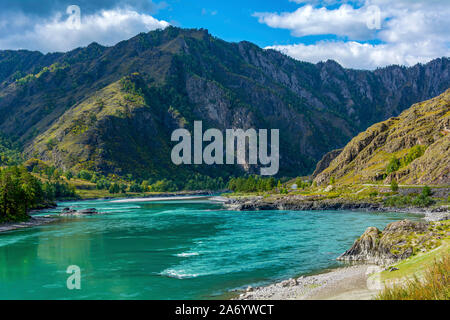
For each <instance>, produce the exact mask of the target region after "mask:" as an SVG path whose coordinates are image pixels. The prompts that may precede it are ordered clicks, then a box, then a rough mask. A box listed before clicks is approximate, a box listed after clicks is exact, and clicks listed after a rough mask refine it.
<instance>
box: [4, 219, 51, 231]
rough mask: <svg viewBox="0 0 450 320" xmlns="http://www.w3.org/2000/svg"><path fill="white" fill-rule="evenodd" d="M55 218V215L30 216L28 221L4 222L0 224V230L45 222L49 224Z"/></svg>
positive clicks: (26, 226)
mask: <svg viewBox="0 0 450 320" xmlns="http://www.w3.org/2000/svg"><path fill="white" fill-rule="evenodd" d="M57 220H58V218H57V217H50V216H42V217H31V218H30V219H29V220H28V221H22V222H6V223H2V224H0V232H6V231H13V230H18V229H24V228H31V227H37V226H42V225H45V224H50V223H52V222H55V221H57Z"/></svg>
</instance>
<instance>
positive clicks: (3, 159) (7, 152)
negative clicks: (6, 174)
mask: <svg viewBox="0 0 450 320" xmlns="http://www.w3.org/2000/svg"><path fill="white" fill-rule="evenodd" d="M21 162H22V157H21V155H20V147H19V145H18V144H16V143H13V142H12V141H11V140H10V139H9V138H7V137H5V136H3V134H1V133H0V166H12V165H18V164H20V163H21Z"/></svg>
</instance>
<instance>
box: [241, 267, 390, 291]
mask: <svg viewBox="0 0 450 320" xmlns="http://www.w3.org/2000/svg"><path fill="white" fill-rule="evenodd" d="M378 271H381V268H380V267H378V266H374V265H354V266H349V267H344V268H340V269H336V270H332V271H330V272H327V273H322V274H317V275H312V276H306V277H303V276H302V277H299V278H292V279H289V280H285V281H282V282H279V283H275V284H272V285H269V286H265V287H257V288H251V287H250V288H248V289H247V290H246V292H244V293H242V294H241V295H240V296H239V297H238V298H237V299H238V300H328V299H332V300H370V299H372V298H373V297H374V296H375V295H376V294H377V292H378V289H379V285H378V283H377V282H376V281H373V280H371V279H370V280H369V276H370V274H372V273H375V272H378Z"/></svg>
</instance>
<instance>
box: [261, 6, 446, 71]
mask: <svg viewBox="0 0 450 320" xmlns="http://www.w3.org/2000/svg"><path fill="white" fill-rule="evenodd" d="M295 2H297V3H300V4H303V3H304V2H306V1H303V0H295ZM308 2H310V1H308ZM335 2H336V3H337V1H333V0H330V1H325V2H324V1H315V3H314V4H315V5H316V6H312V5H309V4H308V5H302V6H301V7H300V8H299V9H297V10H296V11H294V12H284V13H256V14H255V16H256V17H258V21H259V22H260V23H263V24H266V25H268V26H270V27H273V28H284V29H288V30H290V31H291V33H292V34H293V35H294V36H298V37H302V36H306V35H327V34H334V35H337V36H338V37H340V39H343V40H340V41H319V42H316V43H313V44H308V45H306V44H302V43H299V44H295V45H285V46H271V47H269V48H272V49H275V50H280V51H283V52H285V53H286V54H288V55H290V56H292V57H294V58H296V59H299V60H305V61H310V62H318V61H321V60H327V59H334V60H336V61H338V62H339V63H341V64H342V65H344V66H346V67H353V68H364V69H373V68H376V67H380V66H386V65H390V64H401V65H413V64H416V63H419V62H422V63H423V62H427V61H430V60H432V59H434V58H436V57H442V56H450V50H449V48H450V46H449V44H450V33H449V32H448V30H450V19H448V17H449V16H450V3H449V2H448V1H443V0H397V1H395V2H391V1H387V0H370V1H369V0H367V1H365V2H364V3H362V4H361V6H359V7H354V6H352V5H350V4H342V5H341V6H339V7H336V8H331V9H330V8H327V7H326V6H325V5H327V4H332V3H335ZM374 6H376V7H374ZM374 8H378V9H379V10H374ZM377 12H379V15H378V16H374V15H373V14H377ZM378 17H379V22H380V23H379V25H378V26H376V23H375V22H376V21H377V20H378ZM374 23H375V24H374ZM372 40H376V41H372ZM371 43H372V44H371ZM373 43H376V44H373Z"/></svg>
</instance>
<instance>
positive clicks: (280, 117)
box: [0, 27, 450, 178]
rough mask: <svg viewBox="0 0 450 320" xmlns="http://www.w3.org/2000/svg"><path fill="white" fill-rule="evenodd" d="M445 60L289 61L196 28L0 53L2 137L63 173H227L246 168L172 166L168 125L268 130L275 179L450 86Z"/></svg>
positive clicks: (305, 170)
mask: <svg viewBox="0 0 450 320" xmlns="http://www.w3.org/2000/svg"><path fill="white" fill-rule="evenodd" d="M449 62H450V59H449V58H440V59H436V60H433V61H431V62H429V63H427V64H418V65H415V66H413V67H402V66H389V67H386V68H380V69H377V70H374V71H366V70H352V69H345V68H343V67H342V66H340V65H339V64H338V63H336V62H335V61H332V60H328V61H326V62H320V63H317V64H312V63H306V62H301V61H297V60H294V59H292V58H290V57H288V56H286V55H284V54H282V53H280V52H278V51H274V50H264V49H261V48H259V47H258V46H256V45H254V44H252V43H249V42H245V41H243V42H239V43H229V42H226V41H223V40H221V39H218V38H216V37H214V36H212V35H210V34H209V33H208V31H207V30H204V29H180V28H176V27H168V28H166V29H164V30H156V31H151V32H148V33H141V34H138V35H137V36H135V37H133V38H131V39H129V40H126V41H122V42H120V43H118V44H116V45H115V46H112V47H104V46H101V45H99V44H97V43H92V44H90V45H89V46H87V47H84V48H78V49H75V50H73V51H70V52H66V53H49V54H42V53H40V52H31V51H26V50H18V51H11V50H6V51H0V133H2V134H3V136H6V137H8V139H9V140H11V143H15V144H20V145H21V147H22V150H23V154H24V156H25V157H26V158H39V159H41V160H44V161H48V162H50V163H52V164H54V165H56V166H57V167H59V168H61V169H63V170H74V171H79V170H82V169H86V170H92V171H96V172H101V173H103V174H116V175H119V176H120V175H126V174H132V175H134V176H137V177H142V178H148V177H150V178H152V177H153V178H154V177H172V178H173V177H179V178H184V177H188V176H189V175H191V174H192V173H193V172H198V173H201V174H205V175H209V176H229V175H236V174H240V173H243V172H244V170H247V171H249V172H256V171H254V170H255V169H256V168H254V167H252V166H250V167H249V166H244V167H237V166H221V167H220V168H219V167H214V166H180V167H177V166H175V165H174V164H172V163H171V161H170V150H171V148H172V146H173V145H174V143H173V142H171V141H170V136H171V133H172V131H173V130H175V129H176V128H179V127H185V128H188V129H189V130H192V126H193V123H194V121H196V120H201V121H203V126H204V129H206V128H218V129H220V130H225V129H228V128H242V129H248V128H256V129H258V128H263V129H271V128H276V129H279V130H280V173H279V174H280V175H283V176H299V175H306V174H310V173H311V172H312V171H313V170H314V167H315V164H316V162H317V161H318V160H319V159H320V158H321V157H322V156H323V155H324V154H326V153H327V152H329V151H330V150H333V149H337V148H341V147H343V146H345V145H346V144H347V143H348V142H349V141H350V140H351V139H352V138H353V137H355V136H356V135H357V134H358V133H359V132H361V131H364V130H366V129H367V128H368V127H369V126H371V125H373V124H374V123H377V122H379V121H383V120H386V119H388V118H390V117H395V116H398V115H399V114H400V113H401V112H402V111H403V110H405V109H406V108H408V107H409V106H411V105H412V104H414V103H417V102H420V101H424V100H427V99H430V98H432V97H435V96H438V95H439V94H441V93H442V92H444V91H445V90H446V89H447V88H449V87H450V74H449V70H450V63H449Z"/></svg>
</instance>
